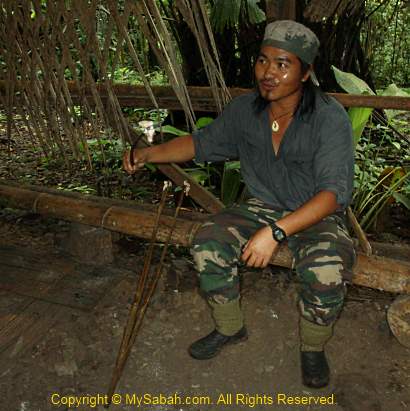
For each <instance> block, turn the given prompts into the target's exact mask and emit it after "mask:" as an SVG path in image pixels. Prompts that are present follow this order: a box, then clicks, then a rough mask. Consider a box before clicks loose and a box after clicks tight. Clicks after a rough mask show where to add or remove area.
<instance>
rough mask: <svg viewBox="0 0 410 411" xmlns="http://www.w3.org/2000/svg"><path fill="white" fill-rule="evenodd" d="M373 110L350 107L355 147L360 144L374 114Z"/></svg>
mask: <svg viewBox="0 0 410 411" xmlns="http://www.w3.org/2000/svg"><path fill="white" fill-rule="evenodd" d="M372 111H373V109H372V108H367V107H350V109H349V117H350V121H351V122H352V129H353V141H354V145H355V146H356V144H357V143H358V141H359V140H360V137H361V136H362V133H363V130H364V128H365V127H366V124H367V122H368V120H369V117H370V115H371V114H372Z"/></svg>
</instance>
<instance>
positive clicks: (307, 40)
mask: <svg viewBox="0 0 410 411" xmlns="http://www.w3.org/2000/svg"><path fill="white" fill-rule="evenodd" d="M319 45H320V43H319V39H318V38H317V37H316V34H315V33H313V31H312V30H310V29H308V28H307V27H306V26H304V25H303V24H300V23H297V22H296V21H293V20H278V21H274V22H273V23H269V24H268V25H267V26H266V29H265V35H264V36H263V41H262V46H271V47H276V48H279V49H283V50H286V51H288V52H290V53H293V54H295V55H296V56H298V57H299V58H300V59H301V60H302V61H303V62H305V63H307V64H312V63H313V61H314V60H315V57H316V56H317V53H318V50H319Z"/></svg>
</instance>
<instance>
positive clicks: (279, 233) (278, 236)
mask: <svg viewBox="0 0 410 411" xmlns="http://www.w3.org/2000/svg"><path fill="white" fill-rule="evenodd" d="M273 236H274V237H275V239H276V241H279V242H281V241H283V240H284V239H285V236H284V235H283V232H282V230H280V229H278V228H277V229H276V230H274V231H273Z"/></svg>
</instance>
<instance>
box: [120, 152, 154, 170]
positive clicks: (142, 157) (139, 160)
mask: <svg viewBox="0 0 410 411" xmlns="http://www.w3.org/2000/svg"><path fill="white" fill-rule="evenodd" d="M131 150H132V149H130V150H127V151H125V153H124V155H123V157H122V165H123V167H124V169H125V171H126V172H127V173H128V174H133V173H135V172H136V171H137V170H139V169H140V168H142V167H144V164H145V163H146V162H147V154H148V153H147V149H146V148H138V149H135V148H134V149H133V158H134V165H131V158H130V155H131Z"/></svg>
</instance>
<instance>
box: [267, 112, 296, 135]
mask: <svg viewBox="0 0 410 411" xmlns="http://www.w3.org/2000/svg"><path fill="white" fill-rule="evenodd" d="M288 114H292V116H293V110H292V111H287V112H286V113H284V114H281V115H280V116H279V117H276V118H275V120H273V123H272V131H273V132H274V133H277V132H278V131H279V128H280V127H279V123H278V120H279V119H280V118H282V117H285V116H287V115H288Z"/></svg>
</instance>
